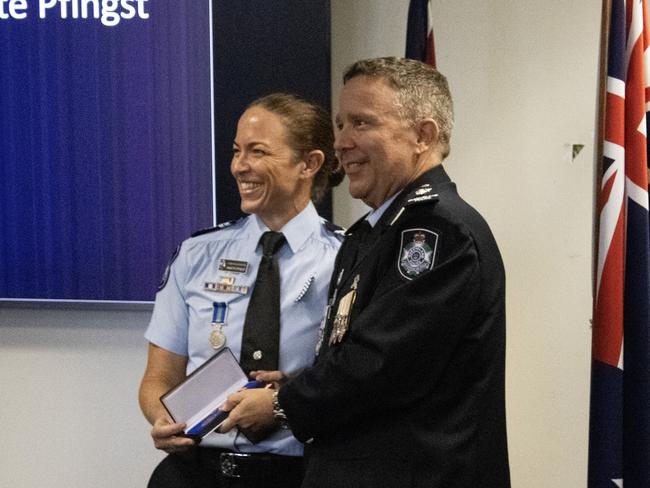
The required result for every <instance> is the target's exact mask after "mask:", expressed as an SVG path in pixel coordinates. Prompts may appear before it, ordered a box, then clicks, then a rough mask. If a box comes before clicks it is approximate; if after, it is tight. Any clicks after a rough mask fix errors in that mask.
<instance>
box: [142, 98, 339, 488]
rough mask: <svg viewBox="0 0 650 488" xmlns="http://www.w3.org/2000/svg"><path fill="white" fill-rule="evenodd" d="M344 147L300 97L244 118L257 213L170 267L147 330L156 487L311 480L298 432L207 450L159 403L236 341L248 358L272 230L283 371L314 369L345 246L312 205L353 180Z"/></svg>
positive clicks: (196, 242) (248, 188) (212, 232)
mask: <svg viewBox="0 0 650 488" xmlns="http://www.w3.org/2000/svg"><path fill="white" fill-rule="evenodd" d="M332 145H333V131H332V123H331V120H330V117H329V115H328V114H327V112H325V111H324V110H322V109H321V108H319V107H317V106H315V105H313V104H311V103H309V102H307V101H305V100H302V99H300V98H298V97H295V96H293V95H287V94H272V95H269V96H266V97H263V98H261V99H258V100H256V101H255V102H253V103H252V104H251V105H249V107H248V108H247V110H246V111H245V112H244V114H243V115H242V116H241V118H240V119H239V123H238V125H237V134H236V136H235V141H234V144H233V159H232V163H231V172H232V174H233V176H234V177H235V179H236V181H237V186H238V189H239V194H240V198H241V209H242V211H243V212H245V213H247V214H250V215H248V216H247V217H245V218H243V219H240V220H238V221H236V222H233V223H228V224H226V225H220V226H217V227H216V228H214V229H209V230H208V231H202V232H199V233H197V234H195V235H194V236H193V237H192V238H190V239H188V240H186V241H184V242H183V243H182V245H181V246H180V248H179V250H178V252H177V253H176V255H175V257H174V258H173V259H172V262H171V263H170V265H169V267H168V269H167V271H166V272H165V279H164V281H163V284H162V285H161V289H160V290H159V291H158V294H157V295H156V303H155V306H154V311H153V315H152V318H151V322H150V324H149V327H148V329H147V331H146V334H145V337H146V338H147V340H148V341H149V343H150V345H149V355H148V363H147V367H146V371H145V373H144V377H143V379H142V384H141V386H140V406H141V408H142V411H143V413H144V415H145V417H146V418H147V420H149V422H150V423H151V424H152V425H153V428H152V430H151V436H152V438H153V441H154V445H155V446H156V447H157V448H158V449H161V450H163V451H165V452H167V453H169V456H167V457H166V458H165V459H164V460H163V461H162V462H161V463H160V465H159V466H158V467H157V468H156V470H155V471H154V474H153V475H152V478H151V480H150V482H149V486H150V487H156V488H159V487H164V488H170V487H177V486H179V487H180V486H183V487H193V486H197V487H202V486H210V487H211V488H214V487H225V486H231V487H232V486H241V487H258V486H259V487H262V486H263V487H272V486H282V487H291V486H299V485H300V481H301V477H302V463H301V460H302V452H303V447H302V445H301V444H300V443H299V442H298V441H297V440H296V439H295V438H294V437H293V436H292V435H291V432H290V431H289V430H282V429H280V430H277V431H275V432H274V433H272V434H271V435H270V436H269V437H267V438H266V439H264V440H262V441H260V442H258V443H256V444H253V443H251V442H250V441H249V440H248V438H247V437H246V436H244V435H242V434H241V433H239V432H231V433H228V434H219V433H213V434H210V435H208V436H207V437H205V438H204V439H203V441H202V442H201V446H200V447H197V446H196V443H195V442H194V441H193V440H191V439H189V438H187V437H184V436H183V435H182V433H183V426H182V425H180V424H174V423H172V422H171V420H170V419H169V417H168V415H167V414H166V412H165V410H164V408H163V406H162V404H161V403H160V401H159V397H160V396H161V395H162V394H163V393H165V392H166V391H167V390H169V389H170V388H172V387H173V386H175V385H176V384H178V383H180V382H181V381H182V380H183V379H184V378H185V377H186V375H187V374H189V373H191V372H192V371H193V370H195V369H196V368H197V367H198V366H200V365H201V364H202V363H204V362H205V361H206V360H207V359H208V358H209V357H211V356H212V355H213V354H215V349H218V348H219V347H220V346H222V344H223V343H224V342H225V345H226V346H227V347H229V348H230V349H231V350H232V352H233V353H234V355H235V356H236V357H239V355H240V351H241V342H242V332H243V326H244V319H245V316H246V311H247V307H248V302H249V300H250V296H251V290H252V288H253V285H254V282H255V277H256V275H257V268H258V266H259V263H260V260H261V249H260V248H259V246H258V245H257V244H258V241H259V240H260V236H261V235H262V234H263V233H264V232H266V231H268V230H272V231H279V232H282V234H283V235H284V236H285V238H286V242H285V243H284V244H283V245H282V247H281V248H280V249H279V251H278V252H277V254H276V255H275V256H276V258H277V262H278V266H279V270H280V283H281V286H280V349H279V351H280V353H279V358H278V359H279V361H278V366H279V368H278V369H279V370H280V371H282V372H284V373H285V374H288V375H291V374H293V373H296V372H298V371H300V370H301V369H302V368H304V367H306V366H309V365H311V364H312V362H313V358H314V354H315V353H314V349H315V346H316V343H317V341H318V334H319V327H320V323H321V320H322V318H323V311H324V309H325V302H326V297H327V287H328V285H329V280H330V275H331V273H332V268H333V264H334V258H335V256H336V253H337V251H338V248H339V246H340V241H341V239H342V236H341V235H340V234H341V233H340V232H338V231H337V228H336V227H335V226H333V225H332V224H329V223H328V222H326V221H325V220H323V219H321V218H320V217H319V216H318V214H317V213H316V210H315V208H314V204H313V203H312V200H318V199H319V198H321V197H322V196H323V195H324V194H325V193H326V192H327V190H328V189H329V188H330V187H331V186H335V185H337V184H338V183H340V181H341V180H342V178H343V173H342V170H341V168H340V166H339V164H338V163H337V161H336V159H335V157H334V152H333V149H332ZM222 260H227V261H222ZM216 304H220V305H219V307H220V308H221V310H219V311H218V313H219V315H220V316H221V319H220V320H219V322H218V323H214V316H215V313H216V312H215V307H217V305H216ZM240 454H243V455H240ZM233 466H235V469H233ZM240 476H241V477H240Z"/></svg>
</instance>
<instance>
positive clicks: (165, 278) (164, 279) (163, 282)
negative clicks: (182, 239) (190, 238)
mask: <svg viewBox="0 0 650 488" xmlns="http://www.w3.org/2000/svg"><path fill="white" fill-rule="evenodd" d="M180 251H181V244H179V245H178V246H176V249H175V250H174V253H173V254H172V257H171V258H170V260H169V262H168V263H167V267H166V268H165V272H164V273H163V277H162V280H160V284H159V285H158V291H160V290H162V289H163V288H165V285H166V284H167V281H168V280H169V274H170V273H171V269H172V264H174V261H176V258H177V257H178V253H179V252H180Z"/></svg>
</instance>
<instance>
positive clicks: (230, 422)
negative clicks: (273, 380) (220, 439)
mask: <svg viewBox="0 0 650 488" xmlns="http://www.w3.org/2000/svg"><path fill="white" fill-rule="evenodd" d="M273 392H274V390H273V389H271V388H256V389H252V390H242V391H238V392H237V393H234V394H232V395H230V396H229V397H228V400H226V403H224V404H223V406H222V407H221V409H222V410H224V411H225V412H230V414H229V415H228V418H227V419H226V420H225V421H224V422H223V423H222V424H221V427H219V432H228V431H230V430H232V429H233V428H234V427H236V426H239V427H241V428H242V429H247V430H251V431H261V430H263V429H268V428H269V427H272V426H274V425H275V419H274V418H273Z"/></svg>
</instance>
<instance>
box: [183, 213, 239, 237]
mask: <svg viewBox="0 0 650 488" xmlns="http://www.w3.org/2000/svg"><path fill="white" fill-rule="evenodd" d="M243 218H244V217H241V218H239V219H235V220H229V221H228V222H222V223H220V224H217V225H215V226H214V227H206V228H205V229H201V230H197V231H196V232H195V233H194V234H192V237H198V236H202V235H203V234H209V233H210V232H216V231H218V230H221V229H225V228H226V227H230V226H231V225H234V224H236V223H237V222H239V221H240V220H241V219H243Z"/></svg>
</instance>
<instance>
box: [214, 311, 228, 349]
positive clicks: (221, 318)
mask: <svg viewBox="0 0 650 488" xmlns="http://www.w3.org/2000/svg"><path fill="white" fill-rule="evenodd" d="M227 311H228V304H226V303H224V302H213V303H212V322H211V323H210V326H211V327H212V330H211V331H210V345H211V346H212V349H214V350H219V349H221V348H222V347H223V346H225V345H226V334H224V332H223V327H224V325H226V312H227Z"/></svg>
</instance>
